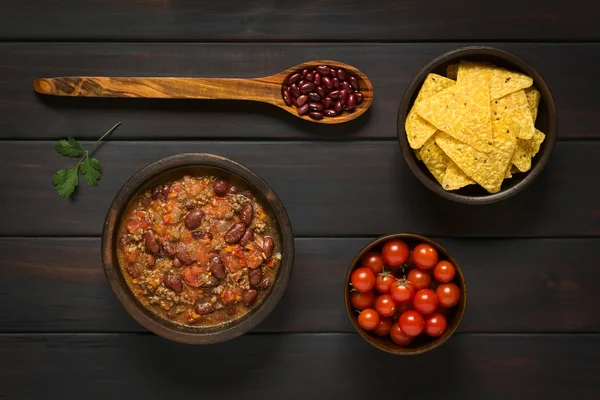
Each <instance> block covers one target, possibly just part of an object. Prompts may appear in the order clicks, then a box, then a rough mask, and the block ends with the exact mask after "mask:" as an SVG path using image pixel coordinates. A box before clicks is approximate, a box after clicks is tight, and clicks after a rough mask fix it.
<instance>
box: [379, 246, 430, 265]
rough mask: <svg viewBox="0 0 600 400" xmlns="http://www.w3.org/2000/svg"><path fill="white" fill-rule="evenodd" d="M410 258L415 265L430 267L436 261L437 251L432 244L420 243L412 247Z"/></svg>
mask: <svg viewBox="0 0 600 400" xmlns="http://www.w3.org/2000/svg"><path fill="white" fill-rule="evenodd" d="M412 258H413V261H414V262H415V265H416V266H417V267H419V268H421V269H430V268H433V267H435V264H437V262H438V252H437V250H436V249H435V248H434V247H433V246H431V245H428V244H427V243H421V244H418V245H417V246H416V247H415V248H414V249H413V252H412ZM384 259H385V257H384Z"/></svg>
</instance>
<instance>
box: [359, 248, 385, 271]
mask: <svg viewBox="0 0 600 400" xmlns="http://www.w3.org/2000/svg"><path fill="white" fill-rule="evenodd" d="M360 266H361V267H365V268H371V270H372V271H373V273H374V274H380V273H381V272H382V271H383V258H381V254H379V253H376V252H374V251H372V252H370V253H367V254H365V255H364V256H362V259H361V260H360Z"/></svg>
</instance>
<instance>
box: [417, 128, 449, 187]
mask: <svg viewBox="0 0 600 400" xmlns="http://www.w3.org/2000/svg"><path fill="white" fill-rule="evenodd" d="M436 136H437V134H436V135H434V136H433V137H432V138H430V139H429V140H428V141H427V142H425V144H424V145H423V147H422V148H421V151H420V154H421V159H423V162H424V163H425V166H426V167H427V169H428V170H429V172H431V175H433V177H434V178H435V179H436V180H437V181H438V182H439V183H440V185H442V182H443V181H444V174H445V173H446V168H447V167H448V161H450V160H449V159H448V156H447V155H446V154H445V153H444V152H443V151H442V149H440V148H439V146H438V145H437V144H435V137H436Z"/></svg>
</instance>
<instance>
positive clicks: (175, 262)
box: [173, 257, 182, 268]
mask: <svg viewBox="0 0 600 400" xmlns="http://www.w3.org/2000/svg"><path fill="white" fill-rule="evenodd" d="M181 265H182V264H181V261H179V258H177V257H175V258H174V259H173V266H174V267H175V268H179V267H181Z"/></svg>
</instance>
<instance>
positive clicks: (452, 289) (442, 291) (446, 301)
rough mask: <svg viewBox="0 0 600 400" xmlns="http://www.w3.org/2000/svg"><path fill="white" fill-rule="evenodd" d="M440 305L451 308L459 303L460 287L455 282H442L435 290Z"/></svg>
mask: <svg viewBox="0 0 600 400" xmlns="http://www.w3.org/2000/svg"><path fill="white" fill-rule="evenodd" d="M435 294H436V295H437V297H438V300H439V302H440V306H442V307H446V308H450V307H454V306H455V305H457V304H458V301H459V300H460V289H459V288H458V286H456V285H455V284H454V283H452V282H450V283H442V284H441V285H440V286H438V287H437V289H436V290H435Z"/></svg>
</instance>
